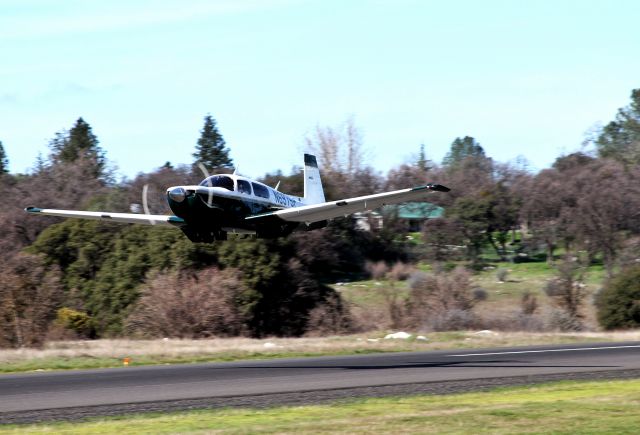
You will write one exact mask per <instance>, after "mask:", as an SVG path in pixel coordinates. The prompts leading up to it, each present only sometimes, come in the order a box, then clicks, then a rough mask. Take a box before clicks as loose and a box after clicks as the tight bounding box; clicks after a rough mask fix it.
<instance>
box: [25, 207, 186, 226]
mask: <svg viewBox="0 0 640 435" xmlns="http://www.w3.org/2000/svg"><path fill="white" fill-rule="evenodd" d="M24 210H25V211H26V212H28V213H34V214H35V213H37V214H44V215H48V216H60V217H66V218H69V217H71V218H79V219H97V220H105V221H111V222H124V223H130V224H148V225H165V226H180V224H183V223H184V220H183V219H182V218H179V217H177V216H164V215H156V214H135V213H109V212H102V211H78V210H55V209H52V208H37V207H27V208H25V209H24Z"/></svg>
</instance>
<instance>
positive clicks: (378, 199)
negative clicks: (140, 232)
mask: <svg viewBox="0 0 640 435" xmlns="http://www.w3.org/2000/svg"><path fill="white" fill-rule="evenodd" d="M448 191H449V188H448V187H445V186H442V185H439V184H426V185H423V186H418V187H413V188H408V189H401V190H395V191H391V192H383V193H377V194H374V195H366V196H359V197H355V198H348V199H343V200H340V201H329V202H326V201H325V198H324V190H323V188H322V181H321V180H320V170H319V169H318V163H317V160H316V157H315V156H313V155H310V154H305V155H304V196H303V197H297V196H292V195H286V194H284V193H281V192H279V191H278V186H276V187H275V188H271V187H269V186H266V185H265V184H262V183H260V182H257V181H254V180H250V179H248V178H246V177H243V176H240V175H237V174H220V175H212V176H207V177H206V178H205V179H204V180H203V181H202V182H201V183H200V184H199V185H197V186H174V187H170V188H168V189H167V202H168V203H169V207H170V208H171V211H173V213H174V214H175V215H174V216H164V215H152V214H148V213H147V214H138V213H109V212H100V211H77V210H55V209H46V208H37V207H27V208H25V211H27V212H29V213H34V214H42V215H49V216H60V217H71V218H80V219H98V220H106V221H112V222H124V223H138V224H148V225H165V226H173V227H177V228H180V229H181V230H182V232H184V234H185V235H186V236H187V237H188V238H189V240H191V241H192V242H204V243H212V242H214V241H215V240H226V238H227V234H229V233H231V234H251V235H255V236H257V237H259V238H275V237H282V236H287V235H289V234H291V233H292V232H293V231H294V230H300V229H301V230H313V229H316V228H322V227H324V226H326V225H327V223H328V221H329V220H330V219H333V218H337V217H340V216H347V215H350V214H352V213H356V212H360V211H366V210H373V209H376V208H378V207H382V206H384V205H387V204H397V203H401V202H407V201H417V200H422V199H424V198H425V197H426V195H427V194H428V193H430V192H448Z"/></svg>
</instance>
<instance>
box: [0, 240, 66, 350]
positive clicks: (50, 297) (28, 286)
mask: <svg viewBox="0 0 640 435" xmlns="http://www.w3.org/2000/svg"><path fill="white" fill-rule="evenodd" d="M61 300H62V285H61V283H60V272H59V271H58V270H57V269H56V268H53V267H47V266H45V264H44V262H43V260H42V258H41V257H39V256H36V255H29V254H22V253H20V254H17V255H12V256H3V257H2V259H0V347H34V346H36V347H37V346H40V345H42V343H43V342H44V339H45V336H46V333H47V329H48V327H49V324H50V323H51V321H52V320H53V319H54V318H55V314H56V309H57V308H58V306H59V304H60V303H61Z"/></svg>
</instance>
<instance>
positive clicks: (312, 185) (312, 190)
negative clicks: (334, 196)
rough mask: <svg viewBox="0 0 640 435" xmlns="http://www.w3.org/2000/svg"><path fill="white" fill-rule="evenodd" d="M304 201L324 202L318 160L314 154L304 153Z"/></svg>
mask: <svg viewBox="0 0 640 435" xmlns="http://www.w3.org/2000/svg"><path fill="white" fill-rule="evenodd" d="M304 202H305V204H319V203H322V202H325V199H324V189H323V188H322V180H321V179H320V169H318V161H317V160H316V156H313V155H311V154H305V155H304Z"/></svg>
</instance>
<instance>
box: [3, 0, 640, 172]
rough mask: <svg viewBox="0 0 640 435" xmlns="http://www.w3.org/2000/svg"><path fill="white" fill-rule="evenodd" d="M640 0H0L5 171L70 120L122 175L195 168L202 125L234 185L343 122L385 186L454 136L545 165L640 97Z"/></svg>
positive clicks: (296, 154) (286, 159)
mask: <svg viewBox="0 0 640 435" xmlns="http://www.w3.org/2000/svg"><path fill="white" fill-rule="evenodd" d="M639 17H640V2H637V1H636V0H633V1H624V0H611V1H604V0H603V1H588V0H587V1H570V0H564V1H561V0H554V1H545V0H537V1H531V2H525V1H517V0H513V1H497V0H484V1H449V2H444V1H430V0H422V1H419V0H393V1H391V0H369V1H360V0H349V1H344V0H342V1H340V0H210V1H204V0H202V1H196V0H155V1H151V0H148V1H145V0H113V1H109V2H104V1H85V0H64V1H61V0H53V1H50V0H0V141H2V143H3V145H4V147H5V150H6V152H7V154H8V157H9V161H10V170H11V171H12V172H26V171H28V170H29V168H31V167H33V166H34V163H35V161H36V158H37V157H38V155H39V154H41V155H42V156H46V155H48V153H49V149H48V142H49V140H50V139H51V138H53V137H54V135H55V133H56V132H58V131H61V130H63V129H69V128H70V127H71V126H72V125H73V123H74V122H75V120H76V119H77V118H78V117H80V116H81V117H83V118H84V119H85V120H86V121H87V122H89V124H90V125H91V126H92V127H93V131H94V133H95V134H96V135H97V136H98V139H99V140H100V144H101V146H102V148H103V149H104V150H105V151H106V156H107V158H108V159H109V160H110V161H111V162H113V164H114V165H115V166H116V167H117V170H118V173H119V174H120V175H121V176H126V177H134V176H135V175H136V174H137V173H138V172H147V171H151V170H153V169H154V168H157V167H159V166H161V165H162V164H164V162H166V161H170V162H172V163H173V164H181V163H191V162H192V161H193V158H192V156H191V154H192V153H193V152H194V150H195V144H196V141H197V138H198V136H199V132H200V130H201V128H202V125H203V118H204V116H205V115H206V114H208V113H209V114H211V116H213V118H214V119H215V120H216V121H217V123H218V127H219V130H220V132H221V133H222V135H223V136H224V138H225V140H226V142H227V145H228V146H229V148H230V150H231V152H230V155H231V157H232V158H233V160H234V162H235V163H236V164H237V165H238V167H239V170H240V172H241V173H243V174H245V175H249V176H254V177H258V176H261V175H263V174H265V173H266V172H272V171H274V170H276V169H282V170H283V171H284V172H288V171H289V170H290V169H291V167H292V166H293V165H296V164H297V165H301V163H302V155H301V153H302V152H303V150H304V137H305V135H307V134H309V133H310V132H311V131H313V129H314V128H315V127H316V126H333V127H336V126H338V125H340V124H341V123H342V122H344V121H345V120H346V119H348V118H349V117H353V119H354V122H355V125H356V126H357V127H358V128H359V129H360V131H361V133H362V136H363V141H364V145H365V147H366V148H367V149H368V151H369V154H370V161H369V163H370V164H371V165H372V166H374V167H375V168H376V169H378V170H380V171H383V172H386V171H387V170H389V169H390V168H392V167H394V166H397V165H399V164H402V163H404V162H407V161H410V159H411V158H412V156H415V155H417V153H418V152H419V150H420V144H425V149H426V154H427V158H429V159H431V160H433V161H435V162H441V161H442V158H443V157H444V156H445V154H446V152H447V151H448V149H449V146H450V144H451V142H452V141H453V140H454V139H455V138H456V137H459V136H460V137H462V136H465V135H469V136H473V137H474V138H476V139H477V140H478V141H479V142H480V144H481V145H482V146H483V148H484V149H485V152H486V153H487V155H488V156H490V157H492V158H494V159H495V160H497V161H501V162H509V161H514V160H515V159H517V158H519V157H524V158H525V159H526V160H528V161H529V163H530V166H531V169H533V170H539V169H543V168H545V167H548V166H549V165H550V164H551V163H552V162H553V161H554V160H555V158H556V157H558V156H559V155H561V154H564V153H569V152H573V151H576V150H578V149H579V148H580V146H581V143H582V142H583V141H584V139H585V135H586V134H588V132H590V131H593V130H594V128H597V126H598V124H600V125H602V124H606V123H607V122H609V121H611V120H612V119H613V118H614V116H615V113H616V111H617V109H618V108H620V107H623V106H626V105H627V104H628V103H629V101H630V98H629V97H630V93H631V90H632V89H634V88H638V87H640V56H639V55H638V54H639V50H640V28H639V27H638V18H639Z"/></svg>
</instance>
